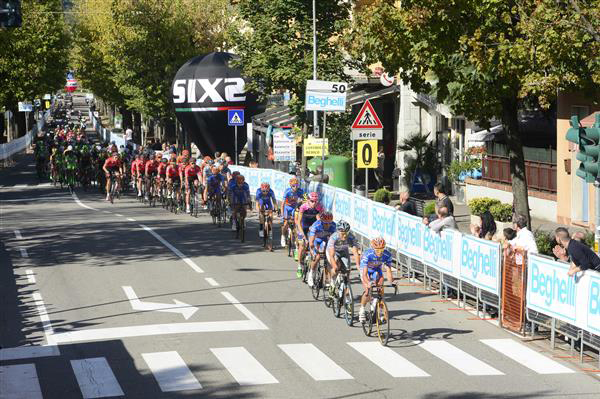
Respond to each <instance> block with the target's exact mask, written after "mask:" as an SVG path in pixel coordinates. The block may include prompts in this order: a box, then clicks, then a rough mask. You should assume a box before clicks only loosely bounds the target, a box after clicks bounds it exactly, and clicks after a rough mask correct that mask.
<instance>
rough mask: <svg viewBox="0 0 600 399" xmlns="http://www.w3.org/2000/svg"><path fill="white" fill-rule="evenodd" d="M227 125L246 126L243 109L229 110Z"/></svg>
mask: <svg viewBox="0 0 600 399" xmlns="http://www.w3.org/2000/svg"><path fill="white" fill-rule="evenodd" d="M227 124H228V125H229V126H244V110H243V109H229V110H227Z"/></svg>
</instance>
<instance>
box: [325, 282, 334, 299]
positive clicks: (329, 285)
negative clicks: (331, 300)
mask: <svg viewBox="0 0 600 399" xmlns="http://www.w3.org/2000/svg"><path fill="white" fill-rule="evenodd" d="M327 288H329V296H331V297H333V296H335V286H334V285H333V284H328V287H327Z"/></svg>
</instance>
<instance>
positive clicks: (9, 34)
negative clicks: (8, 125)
mask: <svg viewBox="0 0 600 399" xmlns="http://www.w3.org/2000/svg"><path fill="white" fill-rule="evenodd" d="M61 10H62V4H61V1H60V0H43V1H41V0H37V1H34V0H24V1H23V2H22V4H21V11H22V16H23V24H22V26H21V27H20V28H14V29H2V30H0V48H1V49H2V51H1V52H0V107H6V108H7V109H10V110H13V111H16V108H17V102H18V101H31V100H32V99H34V98H35V97H41V95H43V94H46V93H51V92H53V91H56V90H58V89H60V88H62V87H64V85H65V81H66V80H65V79H66V73H67V67H68V56H69V53H68V48H69V35H68V32H67V29H66V27H65V23H64V18H63V15H62V14H61V13H60V11H61Z"/></svg>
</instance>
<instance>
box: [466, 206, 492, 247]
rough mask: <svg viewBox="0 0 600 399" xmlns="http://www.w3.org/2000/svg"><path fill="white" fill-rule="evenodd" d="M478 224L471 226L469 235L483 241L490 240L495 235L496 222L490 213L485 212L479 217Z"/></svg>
mask: <svg viewBox="0 0 600 399" xmlns="http://www.w3.org/2000/svg"><path fill="white" fill-rule="evenodd" d="M479 219H480V222H479V223H478V224H472V225H471V234H473V235H474V236H476V237H479V238H483V239H485V240H492V239H493V238H494V234H496V222H495V221H494V217H493V216H492V214H491V213H490V211H485V212H483V213H482V214H481V216H480V217H479Z"/></svg>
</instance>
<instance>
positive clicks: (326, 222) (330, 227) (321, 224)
mask: <svg viewBox="0 0 600 399" xmlns="http://www.w3.org/2000/svg"><path fill="white" fill-rule="evenodd" d="M333 233H335V223H334V222H333V215H332V214H331V212H327V211H325V212H323V213H321V216H320V217H319V220H317V221H316V222H314V223H313V225H312V226H310V229H309V232H308V247H309V248H310V252H311V254H312V257H313V260H312V263H311V265H310V271H309V272H308V277H307V278H306V280H307V281H308V286H309V287H312V286H313V274H314V271H315V269H316V268H317V264H318V263H319V260H320V259H321V253H323V252H325V248H326V247H327V240H329V237H330V236H331V235H332V234H333Z"/></svg>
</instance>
